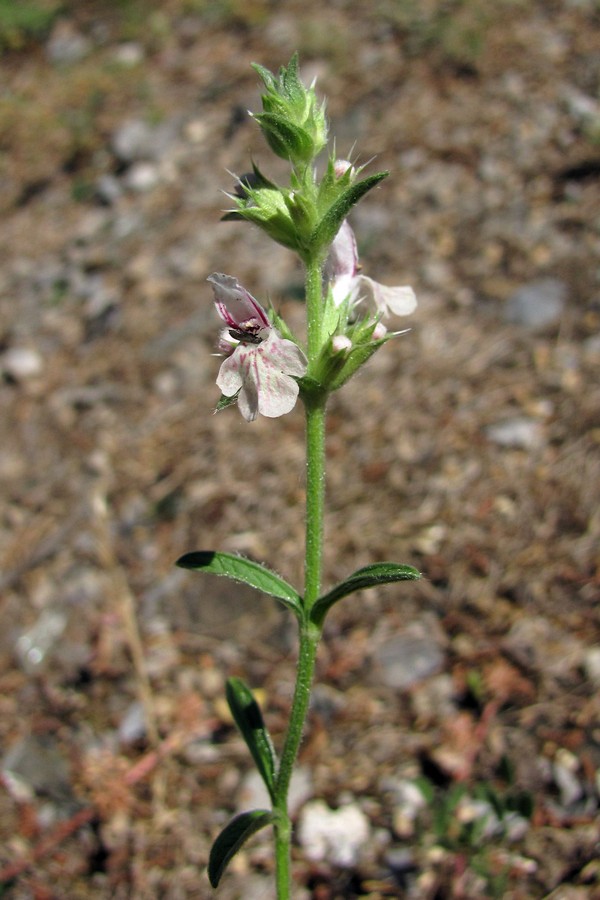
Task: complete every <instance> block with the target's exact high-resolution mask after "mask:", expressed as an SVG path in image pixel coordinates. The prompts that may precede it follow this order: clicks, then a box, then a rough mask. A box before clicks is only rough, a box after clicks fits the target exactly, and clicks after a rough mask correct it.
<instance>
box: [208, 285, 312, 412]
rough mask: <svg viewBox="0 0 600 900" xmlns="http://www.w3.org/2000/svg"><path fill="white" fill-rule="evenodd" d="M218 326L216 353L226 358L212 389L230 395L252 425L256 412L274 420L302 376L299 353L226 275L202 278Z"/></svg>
mask: <svg viewBox="0 0 600 900" xmlns="http://www.w3.org/2000/svg"><path fill="white" fill-rule="evenodd" d="M208 281H210V283H211V285H212V289H213V291H214V295H215V306H216V309H217V312H218V314H219V316H220V317H221V319H222V320H223V322H224V323H225V328H224V329H223V331H222V333H221V336H220V340H219V349H220V350H221V351H222V352H223V353H226V354H228V355H227V358H226V359H225V360H224V361H223V363H222V364H221V368H220V370H219V377H218V378H217V386H218V387H219V388H220V389H221V392H222V393H223V395H224V396H225V397H235V396H236V394H237V402H238V406H239V410H240V412H241V414H242V415H243V417H244V418H245V419H246V420H247V421H248V422H252V421H253V420H254V419H256V417H257V415H258V414H259V413H260V414H261V415H263V416H269V417H272V418H274V417H277V416H283V415H284V414H285V413H288V412H290V411H291V410H292V409H293V407H294V405H295V403H296V400H297V399H298V392H299V388H298V382H297V381H296V380H295V379H296V378H299V377H301V376H302V375H305V374H306V366H307V361H306V357H305V355H304V353H303V352H302V350H301V349H300V347H298V345H297V344H295V343H294V342H293V341H289V340H286V339H285V338H282V337H281V335H280V334H279V332H278V331H277V329H276V328H274V327H273V325H271V323H270V321H269V318H268V316H267V314H266V312H265V311H264V309H263V308H262V306H261V305H260V303H258V301H257V300H255V299H254V297H253V296H252V295H251V294H250V293H248V291H247V290H246V289H245V288H244V287H242V285H241V284H240V283H239V282H238V280H237V278H234V277H233V276H232V275H222V274H219V273H215V274H213V275H211V276H210V277H209V278H208Z"/></svg>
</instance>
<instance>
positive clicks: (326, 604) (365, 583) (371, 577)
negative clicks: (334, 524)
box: [310, 562, 421, 626]
mask: <svg viewBox="0 0 600 900" xmlns="http://www.w3.org/2000/svg"><path fill="white" fill-rule="evenodd" d="M420 577H421V573H420V572H419V571H418V570H417V569H413V567H412V566H402V565H399V564H398V563H392V562H380V563H373V564H372V565H370V566H365V567H364V568H362V569H357V571H356V572H353V574H352V575H350V577H349V578H346V580H345V581H342V582H340V584H338V585H336V586H335V587H334V588H333V589H332V590H331V591H329V592H328V593H327V594H323V596H322V597H319V599H318V600H317V601H316V603H315V605H314V606H313V608H312V610H311V614H310V617H311V619H312V621H313V622H314V623H315V624H316V625H319V626H320V625H322V624H323V621H324V619H325V616H326V615H327V613H328V611H329V610H330V609H331V607H332V606H333V604H334V603H337V602H338V600H341V599H342V597H346V596H347V595H348V594H352V593H354V591H362V590H364V589H365V588H370V587H376V586H377V585H379V584H392V583H393V582H396V581H416V580H417V579H418V578H420Z"/></svg>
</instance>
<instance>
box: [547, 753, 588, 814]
mask: <svg viewBox="0 0 600 900" xmlns="http://www.w3.org/2000/svg"><path fill="white" fill-rule="evenodd" d="M578 769H579V760H578V759H577V757H576V756H575V755H574V754H573V753H571V752H570V751H569V750H565V749H564V747H563V748H561V749H560V750H559V751H558V752H557V754H556V759H555V760H554V763H553V765H552V775H553V777H554V783H555V784H556V786H557V788H558V790H559V791H560V802H561V804H562V805H563V807H566V808H568V807H570V806H574V805H575V803H577V801H578V800H580V799H581V797H582V796H583V785H582V784H581V781H580V780H579V778H578V776H577V771H578Z"/></svg>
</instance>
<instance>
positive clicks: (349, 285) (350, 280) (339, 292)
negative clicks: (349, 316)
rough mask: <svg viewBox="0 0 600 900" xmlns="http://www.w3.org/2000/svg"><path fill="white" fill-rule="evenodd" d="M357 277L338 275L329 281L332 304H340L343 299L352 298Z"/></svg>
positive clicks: (354, 293)
mask: <svg viewBox="0 0 600 900" xmlns="http://www.w3.org/2000/svg"><path fill="white" fill-rule="evenodd" d="M357 286H358V285H357V279H356V276H355V275H340V276H338V277H337V278H334V279H333V281H332V282H331V293H332V295H333V303H334V306H341V305H342V303H343V302H344V300H347V299H350V301H352V300H354V297H355V295H356V293H357Z"/></svg>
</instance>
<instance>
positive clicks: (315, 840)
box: [298, 800, 370, 868]
mask: <svg viewBox="0 0 600 900" xmlns="http://www.w3.org/2000/svg"><path fill="white" fill-rule="evenodd" d="M369 834H370V826H369V820H368V819H367V817H366V816H365V814H364V813H363V811H362V810H361V809H360V807H359V806H357V805H356V804H355V803H350V804H348V805H347V806H342V807H340V809H337V810H333V809H329V807H328V806H327V804H326V803H324V802H323V801H322V800H313V801H312V802H311V803H307V804H306V806H305V807H304V809H303V810H302V813H301V816H300V822H299V824H298V840H299V841H300V844H301V845H302V847H303V848H304V852H305V854H306V857H307V858H308V859H310V860H313V861H315V862H319V861H320V860H323V859H327V860H328V861H329V862H332V863H333V864H334V865H338V866H344V867H348V868H350V867H352V866H354V865H356V863H357V861H358V857H359V854H360V850H361V848H362V846H363V844H365V843H366V842H367V841H368V839H369Z"/></svg>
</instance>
